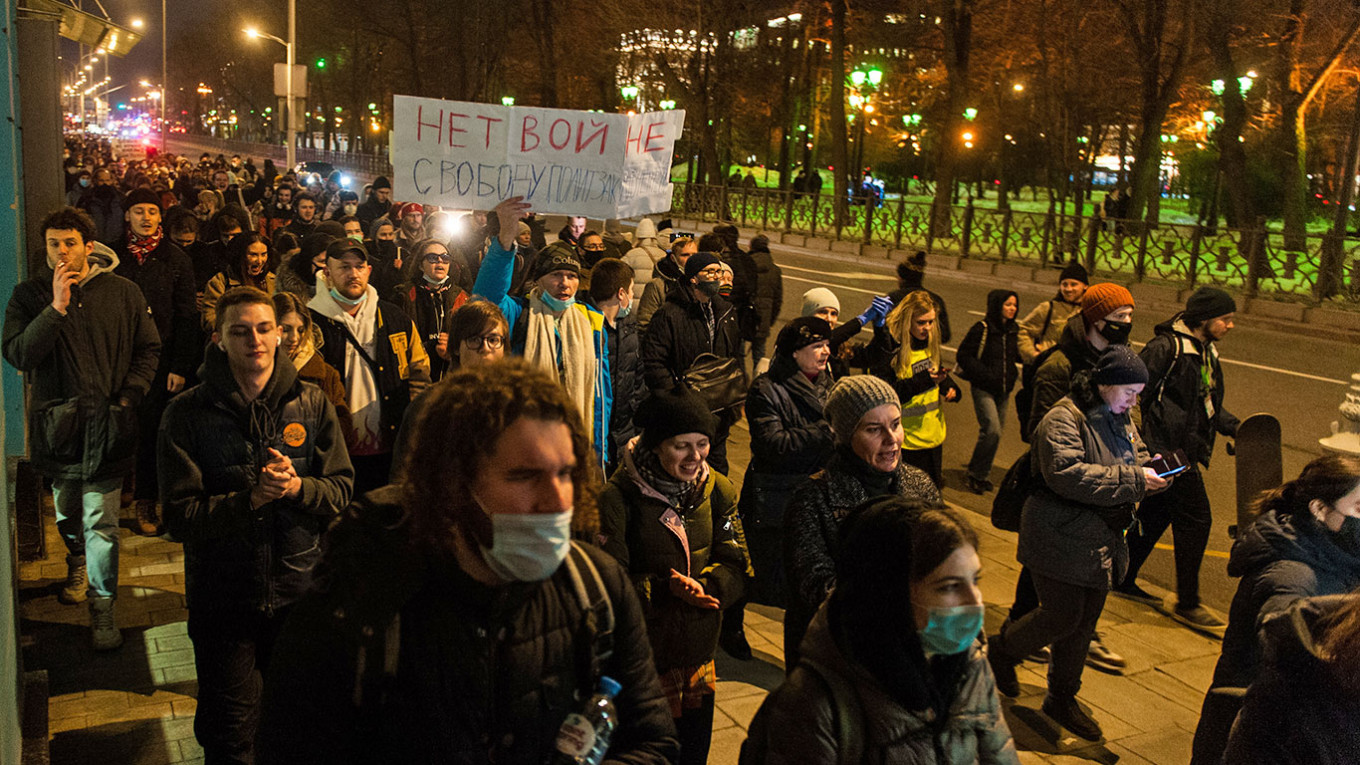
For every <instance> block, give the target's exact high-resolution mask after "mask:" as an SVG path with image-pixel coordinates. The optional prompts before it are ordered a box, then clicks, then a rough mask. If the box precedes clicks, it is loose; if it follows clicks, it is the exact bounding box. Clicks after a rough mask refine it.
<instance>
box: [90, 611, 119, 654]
mask: <svg viewBox="0 0 1360 765" xmlns="http://www.w3.org/2000/svg"><path fill="white" fill-rule="evenodd" d="M90 642H91V643H92V644H93V645H94V650H96V651H112V650H113V649H115V648H117V647H118V646H120V645H122V644H123V633H122V632H119V631H118V625H117V624H116V623H115V621H114V618H113V598H92V599H91V600H90Z"/></svg>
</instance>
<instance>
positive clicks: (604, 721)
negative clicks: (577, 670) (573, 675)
mask: <svg viewBox="0 0 1360 765" xmlns="http://www.w3.org/2000/svg"><path fill="white" fill-rule="evenodd" d="M622 689H623V687H622V686H620V685H619V683H618V681H616V680H615V679H614V678H612V677H601V678H600V687H599V690H597V691H596V692H595V695H594V696H591V697H590V702H589V703H588V704H586V707H585V709H584V710H582V711H581V712H572V713H571V714H569V715H567V719H565V720H563V721H562V727H561V728H560V729H559V730H558V731H557V756H556V757H555V758H553V763H554V765H600V763H602V762H604V756H605V754H606V753H607V752H608V751H609V740H610V739H611V738H613V737H614V729H615V728H617V727H618V726H619V715H618V712H617V711H616V710H615V709H614V697H615V696H617V695H619V691H620V690H622Z"/></svg>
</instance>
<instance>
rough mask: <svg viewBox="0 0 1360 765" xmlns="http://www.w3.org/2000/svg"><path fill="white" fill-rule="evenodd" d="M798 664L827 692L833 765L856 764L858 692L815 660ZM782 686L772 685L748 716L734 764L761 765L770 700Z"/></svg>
mask: <svg viewBox="0 0 1360 765" xmlns="http://www.w3.org/2000/svg"><path fill="white" fill-rule="evenodd" d="M798 666H800V667H802V668H803V669H805V670H807V671H808V672H809V673H811V674H813V675H816V676H817V678H818V679H820V680H821V681H822V684H823V685H825V686H826V688H827V690H828V691H829V692H830V694H829V696H828V698H827V700H828V701H829V702H830V704H831V717H832V725H833V726H835V734H836V765H860V763H861V762H862V761H863V759H864V739H865V734H864V707H863V705H862V704H861V702H860V698H859V693H858V692H857V691H856V690H855V688H854V686H852V685H850V683H848V682H846V680H845V678H843V677H841V676H840V675H838V674H836V673H835V672H832V671H830V670H828V669H827V668H825V667H823V666H822V665H821V664H819V663H818V662H817V661H815V660H813V659H809V658H807V657H803V658H802V659H801V660H800V661H799V662H798ZM784 689H785V686H781V687H779V688H776V689H775V690H774V692H773V693H771V694H770V696H769V697H767V699H766V701H765V703H763V704H761V705H760V709H758V710H757V711H756V716H755V717H754V718H752V719H751V725H750V728H749V729H748V730H749V732H750V735H748V736H747V737H746V740H745V741H743V742H741V753H740V754H739V755H738V757H737V763H738V765H764V763H765V761H766V760H767V759H768V757H769V752H768V751H766V746H765V742H766V740H767V738H768V736H769V735H771V734H772V733H773V731H770V730H769V719H768V718H769V708H770V706H771V703H770V702H771V701H772V700H773V699H774V698H775V697H776V696H777V695H778V694H779V693H781V692H785V690H784Z"/></svg>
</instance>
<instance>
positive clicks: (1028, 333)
mask: <svg viewBox="0 0 1360 765" xmlns="http://www.w3.org/2000/svg"><path fill="white" fill-rule="evenodd" d="M1090 282H1091V279H1090V277H1089V276H1087V274H1086V267H1085V266H1083V265H1082V264H1080V263H1078V262H1077V261H1076V260H1075V259H1074V260H1072V261H1071V262H1069V263H1068V264H1067V265H1066V266H1065V267H1064V268H1063V270H1062V272H1061V273H1059V274H1058V294H1057V295H1055V296H1053V298H1052V299H1051V300H1045V301H1044V302H1042V303H1040V304H1039V305H1036V306H1034V309H1033V310H1031V311H1030V312H1029V313H1027V314H1025V318H1023V319H1021V320H1020V335H1019V337H1017V338H1016V340H1017V342H1018V343H1019V348H1020V360H1021V361H1022V362H1023V363H1025V364H1030V363H1032V362H1033V361H1034V359H1035V358H1037V357H1038V356H1039V354H1041V353H1043V352H1044V351H1046V350H1048V349H1049V348H1052V347H1053V346H1055V345H1057V344H1058V340H1059V339H1060V338H1061V337H1062V333H1063V328H1064V327H1066V326H1067V320H1068V319H1071V318H1072V317H1073V316H1075V315H1076V314H1077V313H1078V312H1079V311H1081V298H1082V296H1083V295H1085V294H1086V287H1087V286H1088V285H1089V284H1090Z"/></svg>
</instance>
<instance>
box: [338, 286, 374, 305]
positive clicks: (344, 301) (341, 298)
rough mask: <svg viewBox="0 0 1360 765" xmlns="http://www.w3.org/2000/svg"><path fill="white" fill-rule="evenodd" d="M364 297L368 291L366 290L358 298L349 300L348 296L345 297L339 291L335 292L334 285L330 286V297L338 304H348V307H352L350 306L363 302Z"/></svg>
mask: <svg viewBox="0 0 1360 765" xmlns="http://www.w3.org/2000/svg"><path fill="white" fill-rule="evenodd" d="M366 297H368V292H367V291H365V292H364V294H363V295H361V296H360V297H359V299H358V300H350V299H349V298H347V297H345V296H344V295H341V294H340V293H339V292H336V291H335V288H334V287H331V298H332V299H333V300H335V302H337V303H339V304H340V305H346V306H350V307H351V308H352V307H354V306H356V305H359V304H360V303H362V302H364V298H366Z"/></svg>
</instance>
